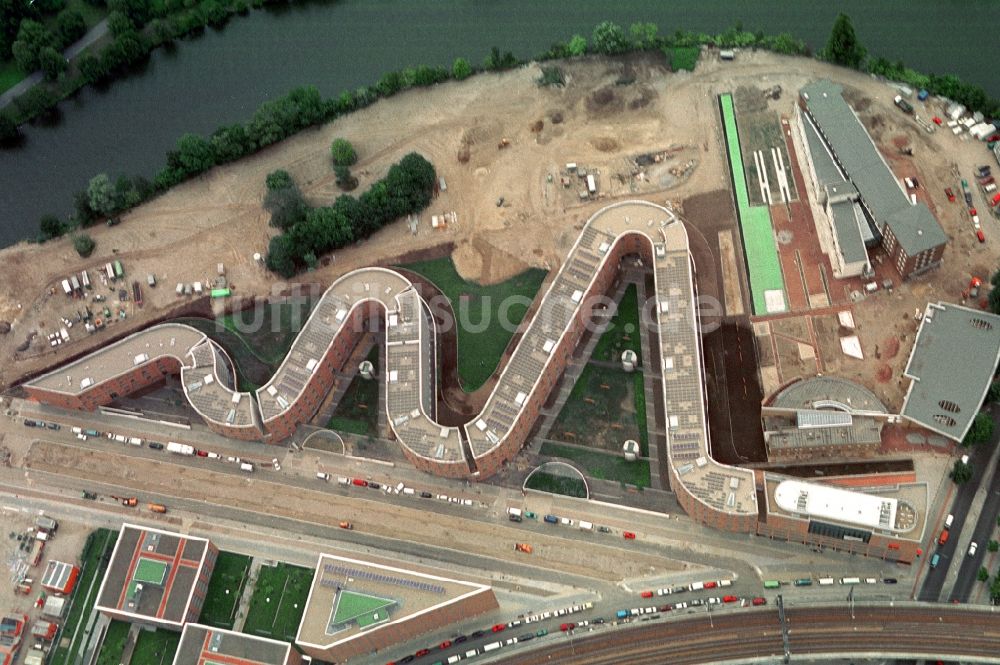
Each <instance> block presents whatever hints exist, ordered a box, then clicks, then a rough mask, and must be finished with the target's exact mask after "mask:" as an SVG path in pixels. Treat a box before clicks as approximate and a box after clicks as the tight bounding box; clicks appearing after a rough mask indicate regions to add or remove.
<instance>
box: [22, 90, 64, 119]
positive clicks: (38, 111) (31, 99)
mask: <svg viewBox="0 0 1000 665" xmlns="http://www.w3.org/2000/svg"><path fill="white" fill-rule="evenodd" d="M58 103H59V98H58V97H56V94H55V93H54V92H52V91H51V90H49V87H48V86H45V85H36V86H35V87H34V88H31V89H30V90H28V92H26V93H24V94H23V95H21V96H20V97H18V98H17V99H16V100H15V101H14V105H15V106H16V107H17V110H18V111H19V112H20V113H21V115H23V116H24V117H26V118H34V117H35V116H39V115H42V114H43V113H46V112H48V111H50V110H51V109H52V108H53V107H55V105H56V104H58Z"/></svg>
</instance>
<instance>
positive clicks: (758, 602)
mask: <svg viewBox="0 0 1000 665" xmlns="http://www.w3.org/2000/svg"><path fill="white" fill-rule="evenodd" d="M753 604H754V605H767V598H761V597H760V596H757V597H756V598H754V599H753Z"/></svg>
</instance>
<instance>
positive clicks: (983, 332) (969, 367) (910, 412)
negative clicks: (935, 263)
mask: <svg viewBox="0 0 1000 665" xmlns="http://www.w3.org/2000/svg"><path fill="white" fill-rule="evenodd" d="M998 360H1000V316H996V315H994V314H989V313H987V312H983V311H980V310H976V309H969V308H968V307H960V306H958V305H952V304H949V303H940V302H939V303H937V304H933V303H928V305H927V309H926V310H925V311H924V319H923V321H922V322H921V324H920V330H919V331H917V339H916V341H915V342H914V344H913V351H912V352H911V353H910V360H909V362H907V364H906V370H905V372H904V375H905V376H906V377H908V378H909V379H911V380H912V383H911V384H910V388H909V390H908V391H907V393H906V400H905V401H904V402H903V411H902V415H903V416H905V417H906V418H908V419H910V420H912V421H914V422H916V423H919V424H921V425H923V426H924V427H927V428H928V429H931V430H934V431H935V432H938V433H940V434H942V435H944V436H947V437H949V438H951V439H954V440H955V441H961V440H962V439H963V438H964V437H965V434H966V432H968V431H969V427H970V426H971V425H972V419H973V418H975V416H976V414H977V413H978V412H979V408H980V406H981V405H982V402H983V398H984V397H985V396H986V391H987V389H988V388H989V386H990V381H992V380H993V373H994V371H995V370H996V368H997V362H998Z"/></svg>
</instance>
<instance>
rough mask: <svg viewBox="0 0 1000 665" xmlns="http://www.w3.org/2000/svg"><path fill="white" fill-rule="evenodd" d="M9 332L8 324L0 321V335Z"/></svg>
mask: <svg viewBox="0 0 1000 665" xmlns="http://www.w3.org/2000/svg"><path fill="white" fill-rule="evenodd" d="M9 332H10V324H9V323H7V322H6V321H0V335H6V334H7V333H9Z"/></svg>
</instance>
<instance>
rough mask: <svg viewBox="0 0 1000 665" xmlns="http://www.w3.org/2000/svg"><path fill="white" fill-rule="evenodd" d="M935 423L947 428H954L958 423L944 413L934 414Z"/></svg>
mask: <svg viewBox="0 0 1000 665" xmlns="http://www.w3.org/2000/svg"><path fill="white" fill-rule="evenodd" d="M934 422H936V423H937V424H939V425H944V426H945V427H954V426H955V425H957V424H958V423H957V422H956V421H955V419H954V418H952V417H951V416H946V415H944V414H943V413H935V414H934Z"/></svg>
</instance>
